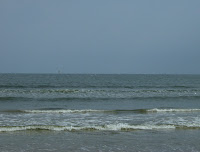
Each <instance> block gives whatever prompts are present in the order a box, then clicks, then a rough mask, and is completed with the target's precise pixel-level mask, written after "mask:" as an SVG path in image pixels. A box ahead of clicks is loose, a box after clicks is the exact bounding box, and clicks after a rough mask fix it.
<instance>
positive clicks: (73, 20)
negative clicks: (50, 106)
mask: <svg viewBox="0 0 200 152" xmlns="http://www.w3.org/2000/svg"><path fill="white" fill-rule="evenodd" d="M58 71H60V72H62V73H66V74H67V73H96V74H98V73H100V74H200V0H17V1H16V0H0V73H58Z"/></svg>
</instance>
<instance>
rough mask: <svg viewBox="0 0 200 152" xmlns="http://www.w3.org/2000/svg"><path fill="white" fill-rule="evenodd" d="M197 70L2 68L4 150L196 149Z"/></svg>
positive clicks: (0, 144)
mask: <svg viewBox="0 0 200 152" xmlns="http://www.w3.org/2000/svg"><path fill="white" fill-rule="evenodd" d="M199 139H200V75H78V74H71V75H67V74H66V75H65V74H0V148H1V149H2V151H5V152H6V151H144V152H145V151H200V146H199Z"/></svg>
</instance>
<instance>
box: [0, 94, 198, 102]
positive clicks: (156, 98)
mask: <svg viewBox="0 0 200 152" xmlns="http://www.w3.org/2000/svg"><path fill="white" fill-rule="evenodd" d="M191 99H193V100H197V99H198V100H199V99H200V96H197V95H193V96H192V95H190V96H150V97H145V96H144V97H113V96H111V97H109V96H108V97H98V96H97V97H87V96H86V97H84V96H83V97H56V98H55V97H37V96H36V97H35V96H33V97H23V96H21V97H14V96H8V97H7V96H5V97H0V102H1V101H15V102H18V101H19V102H20V101H45V102H57V101H61V102H63V101H79V102H80V101H84V102H87V101H92V102H95V101H121V100H145V101H164V100H191Z"/></svg>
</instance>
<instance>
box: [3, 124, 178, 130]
mask: <svg viewBox="0 0 200 152" xmlns="http://www.w3.org/2000/svg"><path fill="white" fill-rule="evenodd" d="M175 128H176V127H175V126H174V125H128V124H109V125H103V126H83V127H82V126H39V125H38V126H1V127H0V132H13V131H27V130H36V131H37V130H48V131H133V130H160V129H175Z"/></svg>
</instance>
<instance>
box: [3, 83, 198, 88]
mask: <svg viewBox="0 0 200 152" xmlns="http://www.w3.org/2000/svg"><path fill="white" fill-rule="evenodd" d="M0 88H16V89H17V88H75V89H80V88H81V89H87V88H115V89H120V88H122V89H123V88H126V89H137V88H139V89H142V88H143V89H165V88H169V89H170V88H171V89H190V88H196V87H195V86H186V85H180V86H178V85H155V86H153V85H118V84H111V85H89V84H78V85H68V84H66V85H65V84H62V85H61V84H57V85H47V84H39V85H33V84H25V85H21V84H11V85H10V84H5V85H0Z"/></svg>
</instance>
